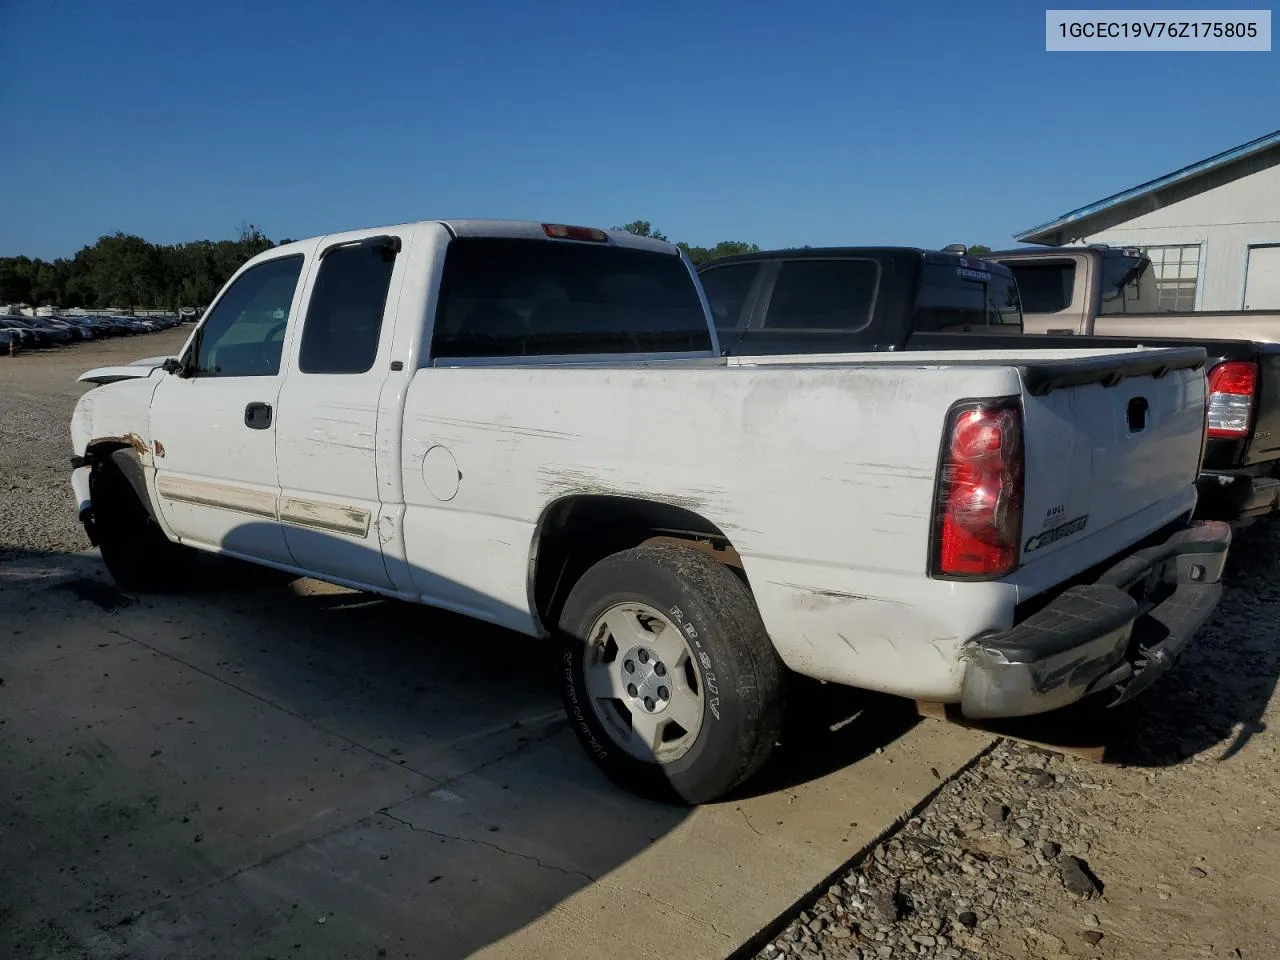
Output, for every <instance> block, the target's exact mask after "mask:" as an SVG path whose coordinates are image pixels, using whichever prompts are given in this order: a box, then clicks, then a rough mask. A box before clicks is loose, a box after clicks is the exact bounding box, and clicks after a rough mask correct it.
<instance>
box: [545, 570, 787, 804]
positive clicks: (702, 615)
mask: <svg viewBox="0 0 1280 960" xmlns="http://www.w3.org/2000/svg"><path fill="white" fill-rule="evenodd" d="M559 626H560V637H561V660H562V664H561V665H562V671H563V680H562V689H563V694H564V701H565V709H566V711H567V712H568V714H569V719H570V722H571V724H572V726H573V728H574V731H575V733H576V734H577V736H578V739H579V741H580V742H581V743H582V745H583V746H584V747H585V748H586V750H587V753H588V754H589V755H590V756H591V758H592V759H593V760H594V761H595V762H596V764H597V765H599V766H600V768H601V769H602V770H603V771H604V772H605V773H606V774H607V775H608V776H609V777H610V779H612V780H613V781H614V782H615V783H617V784H619V785H620V786H622V787H624V788H625V789H628V790H630V791H632V792H633V793H637V794H640V795H642V796H646V797H651V798H655V799H663V800H675V801H680V802H684V803H694V804H696V803H707V802H710V801H712V800H715V799H717V798H718V797H720V796H722V795H723V794H725V793H727V792H728V791H730V790H732V789H733V788H734V787H736V786H738V785H739V784H741V783H742V782H743V781H745V780H746V779H747V778H748V777H750V776H751V775H752V774H753V773H755V772H756V771H757V770H758V769H759V768H760V766H761V765H762V764H763V763H764V761H765V760H766V759H767V758H768V756H769V754H770V752H771V751H772V750H773V747H774V744H775V743H776V741H777V737H778V733H779V730H780V728H781V725H782V718H783V713H784V703H783V690H784V673H785V670H784V668H783V665H782V663H781V661H780V660H779V659H778V655H777V653H776V652H775V651H774V648H773V644H772V642H771V641H770V639H769V636H768V634H767V633H766V632H765V628H764V624H763V622H762V621H761V619H760V614H759V612H758V611H757V610H756V606H755V602H754V600H753V599H752V597H751V594H750V592H749V591H748V590H747V588H746V586H744V584H743V583H742V581H741V580H739V579H738V577H737V576H735V575H734V573H733V572H732V571H730V570H729V569H728V568H727V567H725V566H724V565H722V564H720V563H717V562H716V561H715V560H713V559H712V558H710V557H708V556H706V555H705V554H703V553H701V552H699V551H697V550H693V549H688V548H684V547H675V546H667V545H663V546H646V547H637V548H634V549H631V550H624V551H622V552H621V553H616V554H614V555H613V556H610V557H606V558H605V559H604V560H601V561H600V562H599V563H597V564H596V565H595V566H593V567H592V568H591V569H590V570H588V571H587V572H586V573H585V574H584V575H583V576H582V579H580V580H579V581H578V582H577V584H575V585H574V587H573V589H572V591H570V594H569V597H568V599H567V600H566V602H565V606H564V610H563V612H562V614H561V617H560V624H559Z"/></svg>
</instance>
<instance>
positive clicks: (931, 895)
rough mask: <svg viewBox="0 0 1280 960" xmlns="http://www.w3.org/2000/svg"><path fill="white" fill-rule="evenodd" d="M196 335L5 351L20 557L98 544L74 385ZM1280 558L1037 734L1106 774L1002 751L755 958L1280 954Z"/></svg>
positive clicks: (14, 528)
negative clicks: (1279, 747) (1135, 678)
mask: <svg viewBox="0 0 1280 960" xmlns="http://www.w3.org/2000/svg"><path fill="white" fill-rule="evenodd" d="M188 332H189V330H188V328H185V327H180V328H177V329H175V330H170V331H165V332H163V333H159V334H153V335H149V336H147V337H145V338H128V339H124V340H115V341H108V342H104V343H96V344H87V345H83V346H75V347H65V348H60V349H57V350H51V351H45V352H39V353H33V354H29V355H26V356H19V357H17V358H12V359H10V358H7V357H0V478H3V482H0V562H2V561H3V560H5V559H11V558H13V557H15V556H20V555H22V554H23V553H26V552H30V551H60V552H61V551H72V550H83V549H85V548H87V547H88V542H87V540H85V538H84V534H83V533H82V532H81V530H80V528H79V526H78V525H77V524H76V522H75V518H74V516H73V510H72V504H71V495H70V490H69V486H68V482H67V470H68V468H67V457H68V456H69V455H70V439H69V436H68V432H67V423H68V418H69V416H70V413H71V408H72V406H73V405H74V403H75V399H76V398H77V397H78V396H79V395H80V394H81V393H82V392H83V385H81V384H78V383H76V382H75V376H76V375H78V374H79V373H80V372H82V371H83V370H84V369H86V368H87V367H90V366H97V365H101V364H104V363H110V362H117V361H128V360H132V359H135V358H136V357H139V356H146V355H154V354H160V353H168V352H172V351H175V350H176V349H177V348H178V347H179V346H180V344H181V343H182V341H183V340H184V339H185V338H186V336H187V334H188ZM1277 563H1280V528H1278V527H1277V526H1276V525H1273V524H1270V523H1260V524H1256V525H1254V526H1253V527H1251V528H1249V529H1248V530H1245V531H1243V532H1240V533H1237V537H1236V543H1235V545H1234V546H1233V549H1232V556H1231V559H1230V561H1229V566H1228V572H1227V578H1228V583H1229V587H1228V589H1227V590H1226V592H1225V594H1224V597H1223V601H1222V603H1221V605H1220V606H1219V608H1218V610H1217V612H1216V614H1215V616H1214V619H1213V621H1212V622H1211V624H1210V625H1209V626H1207V627H1206V628H1205V630H1204V631H1203V632H1202V633H1201V635H1200V636H1199V637H1198V638H1197V642H1196V644H1195V645H1194V646H1193V647H1192V649H1191V650H1190V651H1189V652H1188V653H1187V655H1186V657H1185V658H1184V660H1183V662H1182V664H1180V666H1179V667H1178V669H1177V670H1176V671H1175V672H1174V673H1173V674H1171V675H1170V676H1169V677H1167V678H1165V679H1164V680H1162V682H1161V683H1159V684H1157V685H1156V686H1155V687H1154V688H1153V689H1152V690H1151V691H1149V692H1148V693H1147V694H1145V695H1144V696H1143V697H1140V698H1138V699H1137V700H1136V701H1134V702H1132V703H1130V704H1126V705H1125V706H1122V707H1119V708H1117V709H1115V710H1102V709H1100V708H1085V709H1079V710H1075V711H1070V712H1066V713H1064V714H1063V715H1061V716H1058V717H1055V718H1052V721H1051V722H1050V723H1048V724H1038V725H1034V726H1031V725H1028V726H1025V727H1023V728H1020V733H1021V734H1022V735H1023V736H1030V737H1032V738H1033V739H1039V740H1041V741H1044V742H1051V743H1056V744H1065V745H1069V746H1082V745H1105V747H1106V760H1105V761H1104V762H1090V761H1089V760H1086V759H1082V758H1080V757H1078V756H1074V755H1070V754H1062V753H1058V752H1050V751H1046V750H1043V749H1040V748H1038V747H1034V746H1030V745H1028V744H1026V743H1023V742H1020V741H1018V740H1013V739H1007V738H1002V739H1000V740H998V741H997V742H996V743H995V746H994V748H993V749H992V750H990V751H989V752H988V753H987V754H986V755H984V756H983V757H981V758H980V759H979V760H978V762H977V763H976V764H974V765H973V766H972V767H970V769H968V770H967V771H966V772H964V773H963V774H961V775H960V776H959V777H957V778H956V779H954V780H952V781H951V782H949V783H947V784H945V785H943V786H942V788H941V789H940V790H939V792H938V793H937V794H936V795H935V796H934V798H933V799H932V800H931V801H930V802H929V803H928V804H927V805H926V806H925V807H924V808H923V809H922V810H920V811H919V812H918V813H917V814H916V815H914V816H912V817H911V818H910V819H908V820H907V821H906V822H904V823H903V824H901V825H900V827H899V828H898V829H897V830H896V831H895V832H893V833H892V834H891V835H890V836H888V837H886V838H885V839H884V840H883V841H882V842H881V843H879V844H877V845H876V846H874V847H872V848H870V849H868V850H865V851H863V852H862V853H861V854H859V856H858V857H857V858H856V860H855V863H854V865H853V866H852V867H851V869H850V870H849V871H848V872H847V873H846V874H844V875H843V876H840V877H837V878H835V879H834V882H833V883H832V884H831V885H830V887H829V889H826V890H822V891H818V892H817V894H816V895H815V897H814V898H813V899H812V900H811V902H808V903H806V904H805V905H804V907H805V909H804V910H803V911H801V912H799V913H798V914H797V915H796V916H794V917H791V918H788V922H787V924H786V926H785V927H784V928H783V929H782V932H781V934H780V935H779V936H777V937H776V938H775V939H774V940H772V941H771V942H769V943H767V944H765V945H764V947H763V948H762V949H761V950H759V952H758V954H757V956H759V957H762V958H769V960H776V958H778V957H787V958H792V957H799V958H808V960H812V958H824V960H873V958H886V960H887V958H898V957H944V958H950V960H956V958H992V960H1005V958H1008V960H1015V958H1016V960H1022V958H1045V960H1061V958H1067V957H1090V958H1116V960H1121V958H1124V960H1129V958H1133V960H1144V958H1159V960H1181V958H1200V957H1224V958H1255V960H1270V958H1274V957H1277V956H1280V946H1277V945H1278V944H1280V909H1278V905H1280V779H1278V778H1277V776H1276V761H1277V755H1276V735H1275V733H1274V731H1273V730H1272V729H1271V728H1270V727H1269V722H1270V721H1272V720H1273V719H1274V718H1275V717H1276V715H1277V712H1278V710H1280V706H1278V703H1280V701H1278V699H1277V695H1276V678H1277V675H1280V619H1278V618H1277V616H1276V613H1277V610H1280V607H1278V606H1277V604H1280V588H1278V587H1277V586H1276V577H1275V571H1276V569H1277ZM929 722H934V721H929Z"/></svg>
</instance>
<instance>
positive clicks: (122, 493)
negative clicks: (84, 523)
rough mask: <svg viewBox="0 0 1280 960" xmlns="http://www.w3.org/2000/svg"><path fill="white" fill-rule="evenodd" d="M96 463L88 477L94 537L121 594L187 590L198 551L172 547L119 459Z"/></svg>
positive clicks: (177, 545)
mask: <svg viewBox="0 0 1280 960" xmlns="http://www.w3.org/2000/svg"><path fill="white" fill-rule="evenodd" d="M127 455H128V454H127V453H124V452H119V453H116V454H113V455H112V456H111V457H100V458H97V459H96V460H95V461H94V463H93V467H92V469H91V470H90V472H89V497H90V501H91V502H92V504H93V533H94V539H96V540H97V542H98V549H99V550H100V551H101V552H102V561H103V563H105V564H106V567H107V571H108V572H109V573H110V574H111V577H112V579H113V580H115V582H116V585H117V586H119V587H120V589H121V590H125V591H128V592H137V593H152V592H167V591H171V590H176V589H179V588H180V587H182V586H183V585H185V583H186V581H187V575H188V572H189V569H190V564H191V560H192V557H193V551H192V550H191V548H189V547H184V546H182V545H181V544H177V543H174V542H172V541H171V540H170V539H169V538H168V537H166V536H165V534H164V531H163V530H161V529H160V526H159V524H157V523H156V521H155V520H154V519H153V518H152V516H151V514H150V513H149V512H148V511H147V508H146V507H145V506H144V505H143V503H142V501H141V500H139V499H138V495H137V493H136V492H134V489H133V486H132V484H130V483H129V480H128V478H127V477H126V476H125V475H124V472H123V470H122V469H121V467H120V465H119V464H118V463H117V462H116V460H115V457H117V456H127Z"/></svg>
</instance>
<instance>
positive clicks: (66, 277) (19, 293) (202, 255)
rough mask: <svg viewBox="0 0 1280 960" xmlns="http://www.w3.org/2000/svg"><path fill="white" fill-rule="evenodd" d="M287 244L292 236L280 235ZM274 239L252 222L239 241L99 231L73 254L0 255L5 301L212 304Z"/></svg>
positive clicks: (171, 306)
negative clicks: (165, 239) (157, 239)
mask: <svg viewBox="0 0 1280 960" xmlns="http://www.w3.org/2000/svg"><path fill="white" fill-rule="evenodd" d="M280 242H281V243H288V242H289V241H288V240H282V241H280ZM273 246H276V244H275V243H274V242H273V241H272V240H270V239H269V238H268V237H267V236H266V235H265V234H263V232H262V231H261V230H260V229H259V228H258V227H257V226H255V225H253V224H242V225H241V227H240V229H239V235H238V236H237V238H236V239H235V240H196V241H194V242H192V243H174V244H168V245H165V244H158V243H150V242H148V241H146V240H144V239H142V237H137V236H133V235H132V234H127V233H113V234H111V235H110V236H105V237H99V238H98V240H97V242H96V243H94V244H93V245H92V246H87V247H83V248H81V250H80V251H79V252H78V253H77V254H76V255H75V256H74V257H67V258H60V259H57V260H53V261H48V260H40V259H33V258H31V257H0V304H6V303H25V304H29V305H31V306H52V307H87V308H89V309H94V308H99V309H100V308H103V307H126V308H133V309H149V310H166V309H167V310H175V309H177V308H178V307H201V306H205V305H207V304H208V303H209V301H210V300H212V299H213V297H214V295H215V294H216V293H217V292H218V290H219V289H221V287H222V285H223V284H224V283H226V282H227V280H228V278H230V276H231V274H233V273H234V272H235V271H236V270H237V268H239V267H240V265H241V264H242V263H244V262H245V261H246V260H248V259H249V258H250V257H252V256H254V255H255V254H258V253H261V252H262V251H263V250H268V249H270V248H271V247H273Z"/></svg>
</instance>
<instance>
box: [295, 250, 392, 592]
mask: <svg viewBox="0 0 1280 960" xmlns="http://www.w3.org/2000/svg"><path fill="white" fill-rule="evenodd" d="M392 239H394V240H396V244H393V243H392V242H391V240H388V238H387V237H386V236H385V235H378V236H372V235H368V234H367V232H366V233H352V234H342V235H339V236H337V237H326V238H325V241H324V243H323V245H322V254H321V259H320V261H319V265H318V268H317V269H315V270H313V271H312V274H311V280H310V289H309V291H308V292H307V295H306V303H307V309H306V316H305V320H304V322H303V325H302V331H301V336H299V337H298V338H296V339H295V341H294V344H293V348H292V350H291V354H292V355H291V356H290V363H289V373H288V376H287V377H286V378H285V383H284V386H283V387H282V389H281V393H280V405H279V407H280V409H279V436H278V444H277V459H278V463H279V474H280V487H281V497H280V520H281V523H282V525H283V528H284V536H285V540H286V542H287V543H288V545H289V550H290V552H291V553H292V555H293V558H294V561H295V562H296V563H297V564H298V566H300V567H302V568H304V569H306V570H310V571H314V572H316V573H319V574H323V575H326V576H330V577H336V578H339V579H345V580H349V581H352V582H355V583H360V584H366V585H368V586H371V587H382V588H388V587H391V586H392V584H391V580H390V578H389V577H388V575H387V569H386V564H385V562H384V561H383V557H382V549H381V541H380V536H379V535H380V532H384V531H383V525H382V524H380V523H379V507H380V500H379V491H378V471H377V447H376V442H375V441H376V438H377V432H378V416H379V398H380V396H381V393H382V387H383V383H384V381H385V380H386V377H387V373H388V370H389V368H390V363H391V356H390V353H391V342H392V334H393V327H394V320H395V307H396V301H397V299H398V290H399V286H400V284H401V282H402V275H403V271H402V267H401V263H402V261H403V257H402V255H401V254H400V253H399V247H398V245H397V244H398V238H392Z"/></svg>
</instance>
